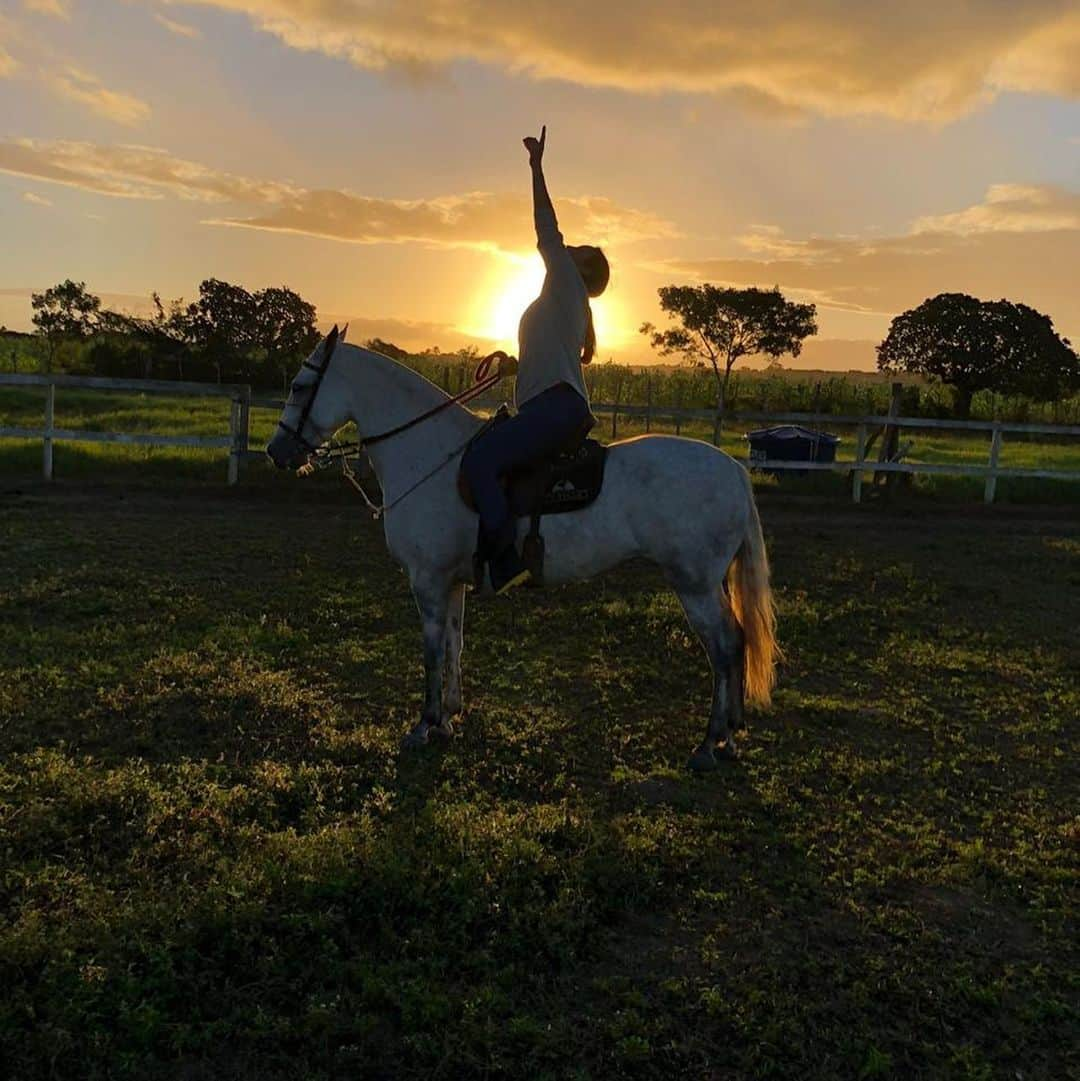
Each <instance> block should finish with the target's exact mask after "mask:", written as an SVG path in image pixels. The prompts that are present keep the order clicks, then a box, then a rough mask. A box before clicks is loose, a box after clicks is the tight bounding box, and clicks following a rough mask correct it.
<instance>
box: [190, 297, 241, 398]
mask: <svg viewBox="0 0 1080 1081" xmlns="http://www.w3.org/2000/svg"><path fill="white" fill-rule="evenodd" d="M182 318H183V323H184V325H185V328H186V334H187V337H188V340H189V341H190V342H191V344H192V345H193V346H194V347H195V348H196V349H197V350H198V351H199V352H200V353H201V354H202V356H203V357H204V358H205V359H207V360H208V361H209V362H210V364H211V365H212V366H213V368H214V373H215V375H216V377H217V381H218V382H219V383H221V382H224V378H223V376H224V374H225V373H226V372H228V373H229V375H230V376H232V375H243V374H246V364H245V360H246V357H247V355H248V353H249V352H250V350H251V349H252V348H253V347H254V346H255V344H256V343H257V334H256V326H257V319H258V303H257V301H256V299H255V297H254V296H252V294H251V293H249V292H248V291H247V290H246V289H245V288H244V287H243V286H240V285H230V284H229V283H228V282H223V281H219V280H218V279H217V278H207V279H206V281H204V282H202V283H201V284H200V285H199V299H198V300H197V301H194V302H193V303H191V304H189V305H188V306H187V308H186V309H185V311H184V315H183V317H182Z"/></svg>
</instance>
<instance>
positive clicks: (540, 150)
mask: <svg viewBox="0 0 1080 1081" xmlns="http://www.w3.org/2000/svg"><path fill="white" fill-rule="evenodd" d="M522 141H523V142H524V144H525V149H526V150H528V152H529V167H530V168H531V169H532V187H533V220H534V221H535V222H536V243H537V247H538V248H539V249H540V253H541V254H542V255H545V256H546V255H547V252H548V251H549V250H550V249H551V248H552V247H556V248H559V247H562V243H563V238H562V234H561V233H560V232H559V223H558V221H557V220H556V218H555V208H554V207H553V206H552V205H551V196H550V195H548V190H547V184H546V183H545V181H544V165H543V159H544V143H545V142H546V141H547V125H546V124H545V125H544V127H542V128H541V129H540V138H539V139H534V138H533V137H532V136H531V135H530V136H528V137H527V138H526V139H523V140H522Z"/></svg>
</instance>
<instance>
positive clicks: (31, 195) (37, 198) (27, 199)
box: [23, 191, 52, 206]
mask: <svg viewBox="0 0 1080 1081" xmlns="http://www.w3.org/2000/svg"><path fill="white" fill-rule="evenodd" d="M23 202H24V203H32V204H33V205H34V206H52V200H51V199H46V198H45V196H44V195H38V194H37V193H36V192H32V191H24V192H23Z"/></svg>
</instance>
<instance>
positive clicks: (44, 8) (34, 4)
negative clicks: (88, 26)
mask: <svg viewBox="0 0 1080 1081" xmlns="http://www.w3.org/2000/svg"><path fill="white" fill-rule="evenodd" d="M23 7H24V8H26V10H27V11H32V12H34V13H35V14H37V15H51V16H53V17H54V18H56V19H70V18H71V10H70V0H23Z"/></svg>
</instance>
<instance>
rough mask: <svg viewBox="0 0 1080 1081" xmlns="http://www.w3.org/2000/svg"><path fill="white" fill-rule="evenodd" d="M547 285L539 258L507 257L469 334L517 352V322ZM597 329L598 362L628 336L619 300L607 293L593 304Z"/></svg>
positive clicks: (476, 311) (480, 300) (479, 305)
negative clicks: (545, 284)
mask: <svg viewBox="0 0 1080 1081" xmlns="http://www.w3.org/2000/svg"><path fill="white" fill-rule="evenodd" d="M543 284H544V263H543V260H542V259H541V258H540V256H539V255H531V256H508V257H506V258H505V259H504V260H503V261H502V272H501V273H500V274H498V275H497V276H496V277H494V278H493V279H492V280H491V281H490V282H489V283H488V285H487V287H486V290H485V291H484V292H483V293H482V294H481V295H480V296H479V297H478V298H477V302H476V306H475V309H474V313H473V316H472V320H471V324H470V327H469V328H468V333H470V334H475V335H476V336H478V337H483V338H491V339H492V340H493V341H494V342H495V344H496V345H497V346H498V347H499V348H501V349H507V350H510V351H512V352H514V353H516V352H517V347H518V322H519V321H520V320H521V316H522V313H523V312H524V311H525V309H526V308H527V307H528V306H529V305H530V304H531V303H532V302H533V301H534V300H535V299H536V298H537V296H538V295H539V294H540V290H541V288H542V287H543ZM590 303H591V305H592V310H593V324H594V326H595V328H596V340H597V359H600V358H602V357H604V356H605V355H606V354H605V350H608V351H609V350H610V349H611V348H612V347H613V346H615V345H618V344H620V343H622V342H624V341H625V340H626V338H627V336H628V335H627V333H626V330H625V327H624V325H623V324H624V322H625V320H622V319H620V315H621V314H622V312H621V309H620V307H619V304H618V301H617V300H613V298H612V297H611V296H609V295H607V294H605V295H604V296H601V297H594V298H593V299H592V301H591V302H590Z"/></svg>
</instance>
